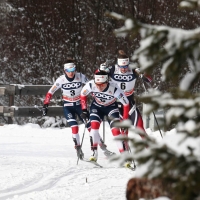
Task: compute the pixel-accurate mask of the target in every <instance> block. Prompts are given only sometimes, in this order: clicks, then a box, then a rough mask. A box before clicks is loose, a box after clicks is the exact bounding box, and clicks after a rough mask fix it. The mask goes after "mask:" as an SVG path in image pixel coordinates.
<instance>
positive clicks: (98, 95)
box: [94, 93, 114, 100]
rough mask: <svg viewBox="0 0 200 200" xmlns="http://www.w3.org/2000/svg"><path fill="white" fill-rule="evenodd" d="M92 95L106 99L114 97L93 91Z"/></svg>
mask: <svg viewBox="0 0 200 200" xmlns="http://www.w3.org/2000/svg"><path fill="white" fill-rule="evenodd" d="M94 96H95V97H97V98H102V99H106V100H111V99H113V98H114V97H113V96H110V95H106V94H102V93H94Z"/></svg>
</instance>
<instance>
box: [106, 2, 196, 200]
mask: <svg viewBox="0 0 200 200" xmlns="http://www.w3.org/2000/svg"><path fill="white" fill-rule="evenodd" d="M184 2H186V1H184ZM190 2H191V1H190ZM195 2H196V5H198V6H199V1H197V0H196V1H192V3H193V4H195ZM181 5H184V7H186V3H184V4H183V3H182V4H181ZM107 15H109V16H111V17H113V18H115V19H118V20H119V19H120V20H123V21H124V26H123V27H121V28H120V29H118V30H116V31H115V33H116V35H117V36H121V35H131V36H132V35H138V34H140V37H141V41H140V45H139V48H137V49H136V50H135V52H134V55H133V56H132V60H133V61H135V62H137V65H135V66H137V67H140V68H141V70H142V71H145V72H148V73H151V72H152V71H153V69H154V68H155V67H157V66H158V65H159V66H160V67H161V78H162V81H172V82H175V83H176V84H177V83H178V87H174V88H172V89H170V90H168V92H163V91H160V90H159V89H158V88H156V89H152V88H151V89H149V93H147V94H144V95H142V96H141V97H140V98H139V99H140V100H141V101H143V102H145V103H148V104H150V106H149V108H150V109H149V110H148V112H149V113H150V112H152V111H156V110H157V109H165V110H166V115H165V122H166V123H165V124H164V126H163V127H162V129H163V130H167V129H170V127H172V126H174V125H175V129H176V132H177V137H179V143H178V144H177V149H178V148H179V146H180V145H187V147H188V152H181V153H178V152H177V151H176V150H174V149H171V148H170V147H169V146H167V145H160V144H159V143H158V142H156V141H154V140H153V139H150V138H147V139H146V140H143V141H141V140H140V141H138V140H136V139H134V138H132V137H131V135H132V134H135V133H139V130H137V129H135V130H134V129H131V127H130V130H131V132H130V133H129V140H131V142H132V146H133V147H134V150H135V151H134V156H133V158H134V160H136V161H137V162H138V163H139V165H140V166H142V165H143V164H145V165H146V164H147V163H148V166H149V168H148V169H147V170H146V171H145V172H144V174H143V176H144V177H147V178H149V179H157V178H158V179H161V180H162V181H163V182H164V184H165V189H164V191H163V194H164V193H166V191H167V194H168V197H170V198H171V199H182V200H193V199H197V198H200V154H199V152H198V151H199V149H198V148H199V144H196V138H198V139H199V137H200V93H199V91H195V92H194V91H193V90H192V88H193V87H194V85H196V84H197V82H198V79H199V75H200V48H199V47H200V28H196V29H194V30H183V29H177V28H171V27H168V26H157V25H148V24H145V23H141V22H139V21H138V20H136V19H131V18H127V17H124V16H122V15H116V13H112V12H111V13H107ZM185 67H188V69H189V70H188V71H187V73H186V74H183V73H182V72H183V71H184V68H185ZM131 133H132V134H131ZM165 136H167V135H166V133H164V137H165ZM189 140H191V141H192V142H191V143H188V141H189ZM147 145H148V150H149V152H148V153H147V152H146V151H145V147H146V146H147ZM129 158H131V156H129ZM124 159H127V157H126V158H124ZM165 190H166V191H165Z"/></svg>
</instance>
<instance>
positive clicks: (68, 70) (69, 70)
mask: <svg viewBox="0 0 200 200" xmlns="http://www.w3.org/2000/svg"><path fill="white" fill-rule="evenodd" d="M75 70H76V67H72V68H68V69H65V71H66V72H75Z"/></svg>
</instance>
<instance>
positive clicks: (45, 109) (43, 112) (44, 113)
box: [42, 104, 49, 116]
mask: <svg viewBox="0 0 200 200" xmlns="http://www.w3.org/2000/svg"><path fill="white" fill-rule="evenodd" d="M48 106H49V104H44V105H43V108H42V116H46V115H47V112H48Z"/></svg>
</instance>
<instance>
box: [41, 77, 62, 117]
mask: <svg viewBox="0 0 200 200" xmlns="http://www.w3.org/2000/svg"><path fill="white" fill-rule="evenodd" d="M59 82H60V81H59V79H57V80H56V82H55V83H54V84H53V85H52V87H51V88H50V89H49V91H48V92H47V94H46V96H45V99H44V102H43V103H44V105H43V108H42V115H43V116H46V115H47V112H48V106H49V103H50V100H51V98H52V96H53V94H54V93H55V92H56V91H57V90H58V89H59V88H61V84H60V83H59Z"/></svg>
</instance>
